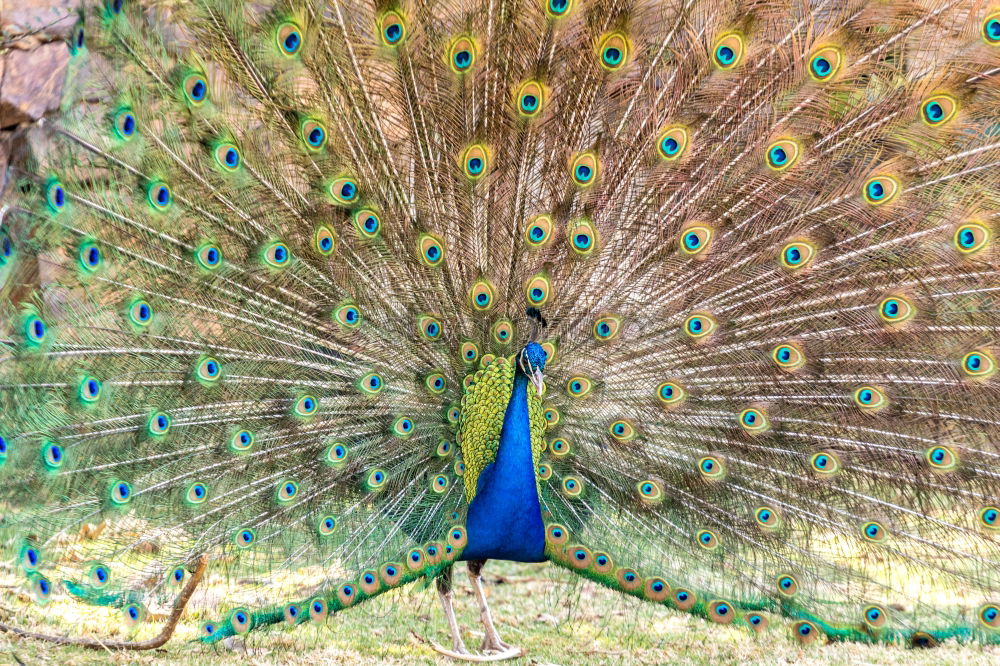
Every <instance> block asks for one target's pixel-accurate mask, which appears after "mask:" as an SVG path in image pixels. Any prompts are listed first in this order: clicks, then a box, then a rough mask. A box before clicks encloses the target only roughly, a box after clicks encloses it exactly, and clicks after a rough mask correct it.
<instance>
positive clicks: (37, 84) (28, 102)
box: [0, 42, 69, 127]
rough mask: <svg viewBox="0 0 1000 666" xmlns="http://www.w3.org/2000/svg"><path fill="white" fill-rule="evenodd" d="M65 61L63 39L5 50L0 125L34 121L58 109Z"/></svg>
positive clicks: (0, 100) (0, 81)
mask: <svg viewBox="0 0 1000 666" xmlns="http://www.w3.org/2000/svg"><path fill="white" fill-rule="evenodd" d="M68 63H69V49H67V48H66V44H65V43H63V42H52V43H50V44H43V45H42V46H39V47H38V48H37V49H35V50H33V51H19V50H13V51H9V52H8V53H7V55H6V56H5V57H4V64H3V72H2V78H0V127H8V126H11V125H17V124H18V123H23V122H26V121H34V120H38V119H39V118H41V117H42V116H43V115H45V113H46V112H48V111H54V110H56V109H58V108H59V100H60V99H61V97H62V90H63V81H64V80H65V78H66V66H67V64H68Z"/></svg>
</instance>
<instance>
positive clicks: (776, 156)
mask: <svg viewBox="0 0 1000 666" xmlns="http://www.w3.org/2000/svg"><path fill="white" fill-rule="evenodd" d="M801 150H802V149H801V147H800V146H799V143H798V142H797V141H795V140H793V139H781V140H779V141H775V142H774V143H772V144H771V145H770V146H768V147H767V150H766V155H767V166H768V167H770V168H771V169H773V170H774V171H784V170H785V169H787V168H789V167H791V166H792V165H793V164H795V163H796V162H797V161H798V160H799V153H800V152H801Z"/></svg>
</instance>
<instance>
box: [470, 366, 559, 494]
mask: <svg viewBox="0 0 1000 666" xmlns="http://www.w3.org/2000/svg"><path fill="white" fill-rule="evenodd" d="M466 383H467V387H466V389H465V395H464V396H462V413H461V416H460V417H459V421H458V445H459V446H460V447H461V449H462V460H463V462H464V463H465V476H464V479H465V499H466V501H467V502H470V503H471V502H472V498H473V497H475V496H476V488H477V486H478V483H479V475H480V474H482V472H483V470H484V469H486V466H487V465H489V464H490V463H492V462H493V461H494V460H496V457H497V450H499V448H500V430H501V429H502V428H503V417H504V413H505V412H506V411H507V403H509V402H510V394H511V392H512V391H513V390H514V357H513V356H508V357H503V356H500V357H498V358H488V357H486V358H484V361H483V363H482V367H481V368H480V369H479V370H478V371H477V372H476V374H475V375H473V376H472V377H471V381H468V382H466ZM527 393H528V419H529V423H530V427H531V450H532V456H533V458H534V461H535V466H536V467H537V463H538V456H539V454H540V453H541V451H542V450H544V448H545V416H544V410H543V409H542V400H541V398H539V397H538V395H537V394H536V393H535V392H534V391H528V392H527Z"/></svg>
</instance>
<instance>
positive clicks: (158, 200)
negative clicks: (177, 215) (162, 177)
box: [146, 183, 173, 211]
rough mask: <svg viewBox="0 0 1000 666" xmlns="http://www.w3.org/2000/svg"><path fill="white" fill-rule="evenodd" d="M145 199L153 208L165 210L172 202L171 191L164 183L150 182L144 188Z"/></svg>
mask: <svg viewBox="0 0 1000 666" xmlns="http://www.w3.org/2000/svg"><path fill="white" fill-rule="evenodd" d="M146 200H147V201H149V203H150V205H151V206H152V207H153V209H154V210H158V211H165V210H167V209H168V208H170V205H171V204H172V203H173V193H172V192H171V191H170V186H168V185H167V184H166V183H152V184H151V185H150V186H149V187H148V188H147V189H146Z"/></svg>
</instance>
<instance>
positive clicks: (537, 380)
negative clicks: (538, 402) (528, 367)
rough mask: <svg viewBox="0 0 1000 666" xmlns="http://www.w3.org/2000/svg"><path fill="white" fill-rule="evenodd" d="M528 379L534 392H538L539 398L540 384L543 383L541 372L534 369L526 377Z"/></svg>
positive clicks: (540, 394) (540, 395)
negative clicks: (533, 387)
mask: <svg viewBox="0 0 1000 666" xmlns="http://www.w3.org/2000/svg"><path fill="white" fill-rule="evenodd" d="M528 379H530V380H531V383H532V384H534V385H535V390H536V391H538V397H539V398H541V397H542V382H543V381H544V378H543V377H542V371H541V370H540V369H539V368H534V369H533V370H532V371H531V374H530V375H528Z"/></svg>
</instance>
